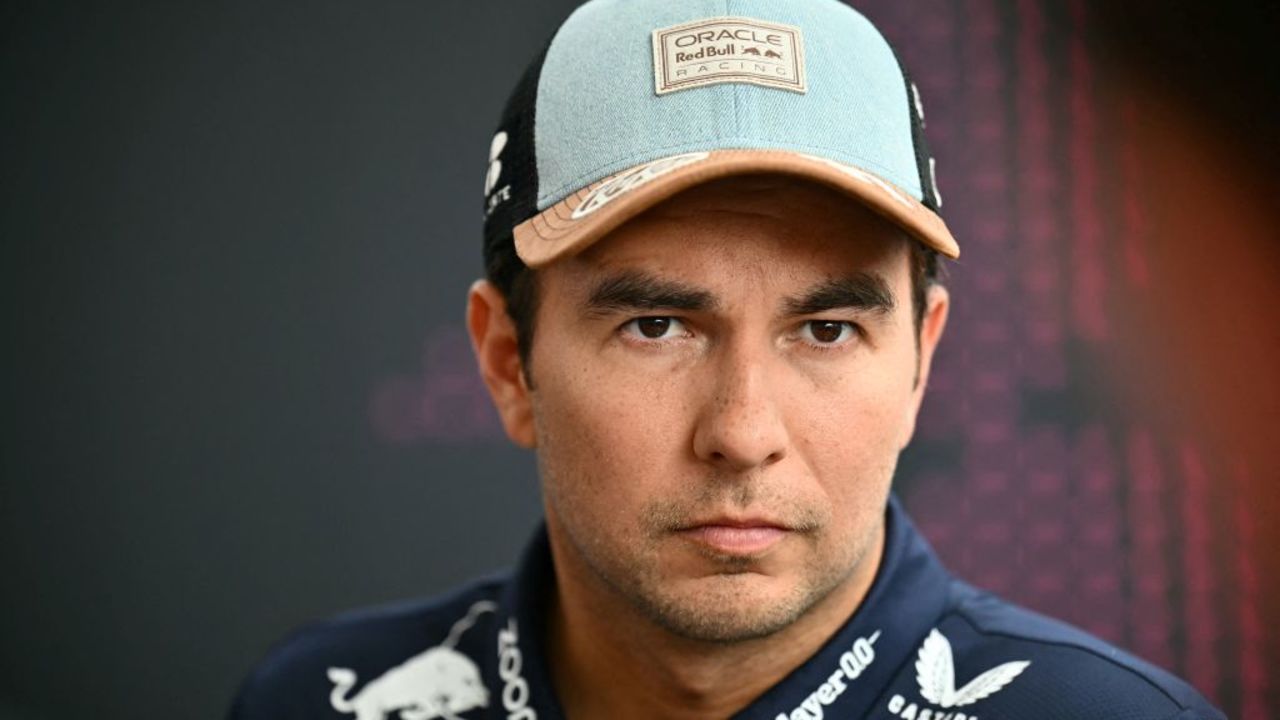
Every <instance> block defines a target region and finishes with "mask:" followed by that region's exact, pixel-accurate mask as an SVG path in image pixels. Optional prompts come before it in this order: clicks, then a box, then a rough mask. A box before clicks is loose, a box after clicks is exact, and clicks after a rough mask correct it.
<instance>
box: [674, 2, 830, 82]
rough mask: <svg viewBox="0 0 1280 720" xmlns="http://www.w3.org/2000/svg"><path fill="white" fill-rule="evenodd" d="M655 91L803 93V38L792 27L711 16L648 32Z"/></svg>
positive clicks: (798, 31) (796, 28)
mask: <svg viewBox="0 0 1280 720" xmlns="http://www.w3.org/2000/svg"><path fill="white" fill-rule="evenodd" d="M653 72H654V90H655V91H656V92H657V93H658V94H659V95H666V94H667V93H671V92H676V91H677V90H688V89H691V88H696V87H704V86H706V85H715V84H718V83H734V82H736V83H750V84H752V85H762V86H764V87H773V88H780V89H783V90H791V91H793V92H798V93H804V92H805V91H807V90H808V85H807V84H806V82H805V75H804V40H803V38H802V37H801V35H800V28H798V27H796V26H794V25H782V24H780V23H771V22H765V21H763V20H756V19H754V18H748V17H714V18H705V19H703V20H696V21H694V22H690V23H684V24H683V25H673V26H672V27H669V28H662V29H660V30H654V31H653Z"/></svg>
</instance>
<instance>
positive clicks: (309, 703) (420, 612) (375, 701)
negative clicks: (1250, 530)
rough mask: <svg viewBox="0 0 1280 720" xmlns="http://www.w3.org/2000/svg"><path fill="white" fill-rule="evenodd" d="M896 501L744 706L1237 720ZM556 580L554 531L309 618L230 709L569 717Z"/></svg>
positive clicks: (287, 715)
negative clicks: (552, 620) (947, 549)
mask: <svg viewBox="0 0 1280 720" xmlns="http://www.w3.org/2000/svg"><path fill="white" fill-rule="evenodd" d="M886 512H887V513H888V524H887V528H888V530H887V538H886V539H887V542H886V543H885V551H884V552H885V555H884V558H883V561H882V563H881V565H880V569H879V572H878V574H877V576H876V579H875V582H874V583H873V585H872V587H871V590H870V592H869V593H868V595H867V597H866V599H865V601H864V602H863V603H862V605H861V606H860V607H859V608H858V609H857V611H856V612H855V613H854V614H853V616H852V617H850V618H849V620H848V622H846V623H845V625H844V626H843V627H842V628H841V629H840V630H839V631H838V632H836V634H835V635H834V636H833V637H832V638H831V640H830V641H829V642H828V643H827V644H826V645H825V646H823V647H822V648H821V649H819V650H818V652H817V653H816V654H814V655H813V656H812V657H810V658H809V659H808V660H807V661H805V662H804V663H803V664H802V665H800V666H799V667H797V668H796V669H795V670H794V671H793V672H792V673H791V674H790V675H788V676H787V677H786V678H785V679H784V680H782V681H781V682H779V683H778V684H777V685H775V686H774V687H772V688H770V689H769V690H767V691H766V692H765V693H764V694H762V695H761V696H760V697H758V698H756V700H755V701H754V702H752V703H751V705H750V706H748V707H747V708H745V709H744V710H742V711H741V712H739V713H738V714H737V715H736V716H735V717H736V718H760V719H761V720H823V718H839V719H841V720H855V719H860V718H866V719H868V720H881V719H884V720H890V719H891V718H900V719H902V720H1030V719H1031V718H1035V719H1036V720H1059V719H1061V720H1066V719H1068V718H1070V719H1072V720H1078V719H1080V718H1088V719H1090V720H1094V719H1115V720H1121V719H1124V720H1139V719H1143V720H1174V719H1175V718H1176V719H1177V720H1191V719H1193V718H1223V717H1224V716H1223V714H1222V713H1221V712H1220V711H1219V710H1217V709H1215V708H1214V707H1213V706H1211V705H1210V704H1209V703H1208V702H1207V701H1206V700H1205V699H1204V698H1203V697H1201V696H1200V695H1199V694H1198V693H1196V691H1195V690H1193V689H1192V688H1191V687H1189V686H1188V685H1187V684H1185V683H1184V682H1182V681H1181V680H1178V679H1177V678H1175V677H1173V676H1172V675H1170V674H1169V673H1167V672H1165V671H1163V670H1160V669H1159V668H1156V667H1154V666H1152V665H1150V664H1148V663H1146V662H1143V661H1142V660H1139V659H1137V658H1135V657H1133V656H1131V655H1129V654H1127V653H1125V652H1123V651H1121V650H1118V649H1116V648H1114V647H1112V646H1110V645H1108V644H1106V643H1104V642H1102V641H1101V640H1099V639H1097V638H1095V637H1092V636H1090V635H1088V634H1086V633H1084V632H1083V631H1080V630H1078V629H1075V628H1073V627H1071V626H1069V625H1066V624H1064V623H1061V622H1058V621H1056V620H1051V619H1049V618H1046V617H1043V616H1041V615H1037V614H1035V613H1033V612H1030V611H1028V610H1025V609H1022V608H1019V607H1017V606H1015V605H1012V604H1010V603H1008V602H1005V601H1004V600H1001V599H1000V598H997V597H995V596H994V595H991V594H990V593H986V592H983V591H981V590H977V589H975V588H973V587H972V586H970V585H968V584H966V583H964V582H963V581H961V580H958V579H956V578H954V577H952V576H951V575H950V574H949V573H948V572H947V571H946V570H945V569H944V568H943V567H942V565H941V563H940V562H939V561H938V559H937V557H936V556H935V555H934V553H933V550H932V549H931V548H930V547H929V545H928V543H927V542H925V540H924V538H922V537H921V536H920V534H919V532H918V531H917V530H916V529H915V527H914V526H913V525H912V523H911V521H910V520H909V519H908V517H907V515H906V513H905V512H904V511H903V509H902V507H901V506H900V504H899V503H898V501H897V500H896V499H891V500H890V502H889V506H888V508H887V511H886ZM552 582H553V575H552V565H551V553H550V549H549V546H548V543H547V539H546V533H545V530H540V531H539V532H538V533H537V534H536V536H535V537H534V539H533V541H532V542H531V543H530V545H529V547H528V548H527V549H526V551H525V553H524V557H523V559H522V561H521V563H520V565H519V567H518V568H517V569H516V571H515V572H513V573H511V574H509V575H504V576H499V577H496V578H493V579H490V580H486V581H482V582H478V583H476V584H474V585H472V586H469V587H466V588H464V589H462V590H459V591H457V592H454V593H452V594H450V595H448V596H446V597H443V598H437V599H432V600H426V601H419V602H412V603H406V604H402V605H397V606H392V607H384V608H378V609H374V610H368V611H361V612H355V613H351V614H347V615H343V616H340V617H337V618H335V619H332V620H329V621H325V622H321V623H317V624H314V625H311V626H309V627H306V628H304V629H302V630H300V631H299V632H297V633H296V634H294V635H293V636H292V637H290V638H288V639H286V640H285V641H284V642H282V643H281V644H280V645H278V646H277V647H276V648H275V649H273V650H272V651H271V653H270V654H269V655H268V657H267V658H266V659H265V660H264V661H263V662H262V663H261V665H260V666H259V667H258V668H257V669H256V670H255V671H254V672H253V674H252V675H251V676H250V677H249V678H248V680H246V681H245V683H244V686H243V687H242V688H241V691H240V694H239V696H238V697H237V698H236V701H235V704H234V705H233V707H232V710H231V714H230V717H231V718H232V720H283V719H293V720H303V719H304V718H306V719H307V720H313V719H321V718H323V719H336V718H343V717H352V718H355V720H396V719H399V720H428V719H429V718H445V719H449V718H458V719H463V718H465V719H468V720H478V719H479V718H495V719H496V718H503V719H507V720H562V718H563V712H562V710H561V708H560V704H559V702H558V701H557V699H556V696H555V691H554V689H553V686H552V683H551V677H550V668H549V667H548V666H547V659H546V651H545V646H544V644H543V640H544V638H543V637H542V631H543V628H544V627H545V623H544V620H543V619H544V618H545V617H546V616H547V605H546V604H547V598H548V594H549V590H550V589H551V587H550V586H551V583H552Z"/></svg>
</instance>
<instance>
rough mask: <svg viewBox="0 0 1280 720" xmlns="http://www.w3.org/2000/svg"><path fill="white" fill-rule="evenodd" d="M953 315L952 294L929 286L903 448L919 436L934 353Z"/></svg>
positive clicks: (921, 324) (939, 287) (938, 286)
mask: <svg viewBox="0 0 1280 720" xmlns="http://www.w3.org/2000/svg"><path fill="white" fill-rule="evenodd" d="M950 311H951V294H950V293H948V292H947V289H946V288H945V287H943V286H942V285H938V284H934V285H931V286H929V289H928V291H927V292H926V294H925V309H924V318H923V319H922V320H921V322H920V358H919V366H918V370H917V373H916V384H915V387H914V388H912V389H911V402H910V403H908V406H907V412H908V416H907V419H906V420H907V422H906V434H905V436H904V437H903V438H902V448H906V447H907V444H908V443H910V442H911V437H912V436H913V435H915V432H916V417H917V416H918V415H919V414H920V403H921V402H923V401H924V391H925V387H927V386H928V384H929V369H930V368H931V367H932V366H933V351H934V350H937V349H938V341H939V340H941V339H942V331H943V330H945V329H946V327H947V314H948V313H949V312H950Z"/></svg>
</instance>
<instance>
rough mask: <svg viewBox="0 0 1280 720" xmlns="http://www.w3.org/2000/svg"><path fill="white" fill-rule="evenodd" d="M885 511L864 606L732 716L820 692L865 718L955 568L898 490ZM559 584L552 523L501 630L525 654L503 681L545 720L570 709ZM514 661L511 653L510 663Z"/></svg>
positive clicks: (766, 711) (534, 547)
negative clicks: (560, 670) (555, 665)
mask: <svg viewBox="0 0 1280 720" xmlns="http://www.w3.org/2000/svg"><path fill="white" fill-rule="evenodd" d="M885 512H886V523H885V546H884V555H883V557H882V559H881V563H880V567H879V569H878V570H877V572H876V579H875V581H874V582H873V583H872V586H871V590H870V591H869V592H868V593H867V597H866V598H865V599H864V600H863V602H862V604H861V605H859V607H858V609H857V610H856V611H855V612H854V613H853V615H852V616H851V617H850V618H849V620H848V621H847V622H846V623H845V624H844V625H843V626H842V627H841V628H840V629H839V630H837V631H836V633H835V635H833V636H832V638H831V639H830V640H829V641H828V642H827V643H826V644H825V645H823V646H822V648H820V649H819V650H818V652H817V653H815V654H814V655H813V657H811V658H809V660H807V661H805V662H804V663H803V664H801V665H800V666H799V667H798V668H796V669H795V670H794V671H792V673H791V674H790V675H788V676H787V677H786V678H784V679H783V680H782V681H781V682H779V683H778V684H777V685H775V686H773V687H772V688H770V689H769V690H767V691H766V692H765V693H764V694H763V695H761V696H760V697H759V698H757V699H756V700H755V702H753V703H752V704H751V705H750V706H748V707H747V708H745V709H744V710H742V711H741V712H740V713H739V714H738V715H737V716H735V717H739V718H746V717H752V718H775V717H778V716H782V717H790V716H791V713H792V711H793V710H795V709H796V708H798V707H802V706H804V703H805V702H806V701H809V702H811V703H813V702H820V701H821V700H829V702H821V704H822V706H823V710H824V711H825V712H826V713H828V714H836V716H838V717H850V718H858V717H863V716H865V715H866V714H867V712H868V711H869V710H870V709H871V707H872V705H873V703H875V702H876V699H877V698H878V697H879V695H880V691H881V690H882V689H883V688H884V687H886V686H887V685H888V684H889V682H890V681H891V680H892V678H893V675H894V673H895V671H896V670H897V669H898V667H899V666H900V665H901V664H902V663H903V662H904V661H906V660H907V659H908V656H909V655H910V654H911V653H912V652H914V650H915V647H916V645H917V644H918V643H919V640H920V638H921V637H923V636H924V635H925V634H926V633H927V632H928V631H929V629H930V628H931V627H933V625H934V624H935V623H936V621H937V619H938V618H939V617H940V616H941V614H942V612H943V609H944V607H945V605H946V601H947V586H948V583H949V582H950V575H948V573H947V572H946V570H945V569H944V568H943V567H942V565H941V563H940V562H939V561H938V559H937V557H936V556H935V555H934V553H933V549H932V548H930V547H929V544H928V542H926V541H925V539H924V538H923V537H922V536H921V535H920V533H919V532H918V531H917V530H916V528H915V526H914V524H912V522H911V520H910V518H908V517H907V514H906V512H905V511H904V510H903V508H902V506H901V503H900V502H899V501H898V499H897V498H896V497H894V496H890V498H889V503H888V507H887V509H886V511H885ZM554 582H555V574H554V568H553V567H552V560H551V549H550V544H549V543H548V541H547V534H546V528H545V527H540V528H539V529H538V531H537V532H536V533H535V535H534V537H533V539H532V541H531V542H530V543H529V545H528V546H527V547H526V548H525V551H524V555H523V557H522V559H521V562H520V565H519V566H518V569H517V571H516V573H515V574H514V576H513V577H512V579H511V581H510V582H509V583H508V584H507V586H506V588H504V591H503V595H502V600H501V610H500V617H501V622H500V628H499V632H500V633H501V632H502V631H503V630H507V629H511V628H514V630H515V634H516V637H517V638H518V640H517V643H518V649H519V653H520V655H521V660H522V661H521V662H520V667H519V668H518V670H519V672H518V673H513V672H507V673H506V675H507V676H509V677H503V678H502V679H501V680H502V682H503V683H504V685H510V684H512V683H513V682H515V676H517V675H519V676H520V677H521V678H522V679H523V680H524V681H525V682H526V683H527V686H528V693H527V695H528V698H529V700H528V704H529V707H531V708H533V709H534V710H535V711H536V712H537V717H538V718H539V719H540V720H562V718H563V717H564V713H563V711H562V709H561V708H560V703H559V700H558V699H557V698H556V696H555V691H554V687H553V685H552V684H551V677H550V672H549V670H550V667H549V664H548V662H547V653H546V637H545V629H546V620H545V618H546V617H547V612H548V609H549V599H550V596H551V592H552V589H553V584H554ZM512 621H514V624H512ZM499 639H500V642H499V646H500V655H501V645H502V642H501V636H500V638H499ZM511 668H512V663H511V661H510V660H508V661H507V665H506V670H508V671H510V670H511ZM501 669H502V665H501V662H500V670H501ZM824 685H826V686H828V689H825V690H824V689H823V688H824ZM504 690H505V687H504ZM515 694H516V695H519V694H520V693H515ZM820 694H821V695H820Z"/></svg>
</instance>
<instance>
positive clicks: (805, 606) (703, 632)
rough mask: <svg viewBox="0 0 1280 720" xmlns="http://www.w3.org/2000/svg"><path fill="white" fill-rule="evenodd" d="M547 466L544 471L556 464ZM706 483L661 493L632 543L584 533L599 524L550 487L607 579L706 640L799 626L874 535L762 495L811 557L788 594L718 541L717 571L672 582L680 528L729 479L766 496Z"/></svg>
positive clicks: (668, 625)
mask: <svg viewBox="0 0 1280 720" xmlns="http://www.w3.org/2000/svg"><path fill="white" fill-rule="evenodd" d="M542 469H543V471H544V473H545V472H546V471H547V470H549V468H546V467H543V468H542ZM544 478H547V476H546V475H545V474H544ZM570 481H571V482H572V480H570ZM704 487H706V488H708V491H707V492H704V493H703V496H702V497H699V498H697V499H695V500H692V501H686V502H672V501H664V502H655V503H652V504H650V505H649V506H648V507H646V508H645V509H644V511H643V512H642V513H641V514H640V519H639V520H640V521H639V527H640V528H641V529H642V531H641V539H640V540H639V541H638V542H635V543H631V544H627V543H619V542H617V541H616V538H615V539H614V542H610V541H609V540H608V539H605V538H602V537H599V536H596V537H582V536H581V535H582V532H584V531H585V532H586V533H590V532H591V530H590V529H589V528H586V527H584V526H583V525H582V524H581V523H579V522H575V520H576V518H577V517H578V513H577V512H576V510H578V508H575V507H573V505H574V503H573V501H572V500H570V499H569V498H567V497H562V496H559V495H558V494H557V493H555V492H554V490H552V489H551V487H550V486H549V487H548V491H549V492H548V501H549V503H550V505H551V506H552V507H553V508H554V509H555V511H556V513H557V515H558V516H559V517H560V518H561V519H562V520H563V521H565V522H562V529H563V530H564V534H565V535H566V536H567V537H566V538H565V539H566V540H567V541H568V544H569V545H571V546H572V547H571V549H570V551H571V552H574V553H575V554H576V555H578V558H579V559H580V561H581V564H582V565H585V566H586V568H587V569H588V571H589V572H590V573H592V574H593V575H594V576H595V579H596V580H597V581H598V583H597V584H598V585H602V586H603V587H604V588H605V590H606V591H607V592H609V593H610V594H612V595H614V596H616V597H618V598H620V599H621V600H623V601H624V603H625V604H626V605H628V606H630V607H632V608H634V609H635V610H636V611H637V612H638V613H639V614H640V615H641V616H642V617H644V618H646V619H647V620H649V621H650V622H652V623H653V624H655V625H657V626H658V627H660V628H662V629H664V630H666V631H667V632H669V633H671V634H672V635H674V636H676V637H679V638H683V639H686V640H692V641H698V642H704V643H715V644H731V643H740V642H746V641H751V640H758V639H762V638H766V637H769V636H771V635H774V634H776V633H778V632H780V631H782V630H784V629H786V628H788V627H790V626H792V625H793V624H794V623H795V622H796V621H797V620H799V619H800V618H801V617H803V616H804V615H805V614H806V613H807V612H809V611H810V610H812V609H813V608H814V607H815V606H816V605H818V604H819V603H820V602H821V601H822V600H823V599H825V598H827V597H828V596H829V595H830V594H831V593H832V592H833V591H834V590H836V589H837V588H838V587H840V586H842V585H843V584H845V583H846V582H849V581H850V579H851V577H852V576H853V574H854V572H855V569H856V568H857V567H858V566H859V565H860V563H861V561H862V560H864V559H865V554H866V552H867V551H868V549H869V547H870V546H871V544H872V543H870V542H868V540H867V538H863V537H859V538H856V539H855V540H854V542H851V543H838V544H836V545H835V546H831V543H830V540H829V538H828V537H827V529H828V526H829V521H830V513H829V512H827V511H824V510H818V509H815V508H812V507H805V506H802V505H800V504H798V503H796V502H794V501H791V502H788V501H785V500H781V499H779V500H774V501H771V502H761V505H762V506H765V507H769V508H770V509H771V510H772V511H774V512H779V513H781V517H783V518H784V519H785V521H786V522H787V524H788V525H789V526H790V527H791V528H793V530H792V536H791V537H790V538H789V539H788V541H789V542H791V543H797V542H798V543H803V544H805V545H806V546H807V548H806V551H805V552H804V553H803V557H804V561H803V563H802V564H801V565H800V566H799V567H796V568H790V569H789V570H790V572H791V574H792V577H794V578H795V580H794V582H793V585H792V586H791V587H789V588H785V589H783V591H782V592H781V594H778V593H777V592H776V591H775V592H771V593H767V594H766V592H765V591H764V590H763V589H762V588H763V587H764V585H765V584H767V582H768V580H767V578H765V577H764V576H762V575H761V574H760V573H758V572H756V571H755V569H754V568H755V566H756V564H757V560H756V559H753V558H745V557H741V556H731V555H721V554H718V553H714V552H712V551H710V550H707V551H705V552H702V555H703V558H704V559H705V561H706V562H707V563H708V564H709V565H710V566H711V567H712V568H713V571H712V572H710V573H709V574H707V575H705V576H702V577H699V578H697V579H696V580H690V579H683V580H682V581H681V582H679V583H673V581H672V580H671V578H669V577H667V576H666V575H665V574H664V568H663V557H662V550H663V549H664V548H665V549H666V551H668V552H669V551H670V548H671V545H672V543H673V542H681V541H678V540H675V539H674V538H673V533H675V532H677V531H678V529H679V528H681V527H685V526H686V525H687V523H688V521H689V520H690V519H691V518H693V517H696V515H695V511H696V510H697V509H698V508H712V507H717V506H720V505H721V503H723V502H724V501H725V500H726V490H725V488H729V490H728V491H727V492H728V494H729V495H731V497H730V498H728V499H729V500H730V501H731V502H732V504H734V505H737V506H741V507H747V506H748V505H749V504H750V503H751V502H752V500H753V499H756V500H760V498H759V497H758V489H757V488H758V484H756V483H752V482H751V481H740V482H739V483H738V484H736V485H725V484H722V483H716V482H708V483H706V484H705V485H704ZM717 500H719V501H720V502H717ZM549 509H550V508H549ZM867 536H868V537H870V533H867Z"/></svg>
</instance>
